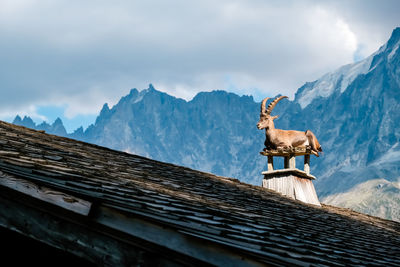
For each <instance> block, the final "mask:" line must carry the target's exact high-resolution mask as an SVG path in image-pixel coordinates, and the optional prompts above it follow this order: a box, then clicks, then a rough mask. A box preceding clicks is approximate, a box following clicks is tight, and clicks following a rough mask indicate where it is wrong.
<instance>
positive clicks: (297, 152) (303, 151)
mask: <svg viewBox="0 0 400 267" xmlns="http://www.w3.org/2000/svg"><path fill="white" fill-rule="evenodd" d="M260 154H261V155H263V156H277V157H286V156H290V155H294V156H303V155H311V150H310V149H308V148H305V147H293V148H280V149H271V150H264V151H261V152H260Z"/></svg>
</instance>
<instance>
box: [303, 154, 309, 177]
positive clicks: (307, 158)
mask: <svg viewBox="0 0 400 267" xmlns="http://www.w3.org/2000/svg"><path fill="white" fill-rule="evenodd" d="M304 172H305V173H307V174H310V155H304Z"/></svg>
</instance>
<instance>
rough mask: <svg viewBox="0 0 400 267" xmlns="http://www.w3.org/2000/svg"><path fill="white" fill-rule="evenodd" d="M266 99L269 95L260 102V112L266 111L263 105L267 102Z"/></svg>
mask: <svg viewBox="0 0 400 267" xmlns="http://www.w3.org/2000/svg"><path fill="white" fill-rule="evenodd" d="M268 99H270V97H266V98H264V99H263V101H262V102H261V111H260V113H261V114H263V113H266V110H265V105H266V104H267V101H268Z"/></svg>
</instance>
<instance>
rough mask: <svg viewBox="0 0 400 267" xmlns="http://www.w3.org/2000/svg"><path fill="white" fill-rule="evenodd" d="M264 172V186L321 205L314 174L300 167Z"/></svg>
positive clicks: (305, 201) (293, 197)
mask: <svg viewBox="0 0 400 267" xmlns="http://www.w3.org/2000/svg"><path fill="white" fill-rule="evenodd" d="M262 174H263V175H264V179H263V182H262V187H264V188H267V189H271V190H274V191H276V192H278V193H281V194H282V195H284V196H287V197H290V198H292V199H296V200H300V201H302V202H304V203H308V204H313V205H318V206H320V205H321V204H320V202H319V200H318V196H317V194H316V192H315V188H314V185H313V183H312V180H313V176H312V175H307V174H306V173H305V172H303V171H301V170H298V169H283V170H275V171H267V172H263V173H262Z"/></svg>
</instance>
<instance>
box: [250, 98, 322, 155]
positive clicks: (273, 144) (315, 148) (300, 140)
mask: <svg viewBox="0 0 400 267" xmlns="http://www.w3.org/2000/svg"><path fill="white" fill-rule="evenodd" d="M284 98H287V96H280V97H277V98H275V99H274V100H273V101H272V102H271V103H270V104H269V105H268V107H267V108H265V106H266V103H267V101H268V99H270V98H269V97H266V98H264V100H263V101H262V102H261V112H260V121H259V122H258V123H257V128H258V129H260V130H262V129H265V142H264V145H265V149H266V150H271V149H280V148H294V147H306V148H310V150H311V153H312V154H314V155H315V156H317V157H319V153H318V152H322V147H321V145H320V144H319V142H318V140H317V138H316V137H315V135H314V134H313V133H312V132H311V131H310V130H307V131H305V132H301V131H294V130H280V129H275V125H274V120H275V119H276V118H278V116H271V112H272V110H273V109H274V107H275V106H276V104H277V103H278V102H279V101H281V100H282V99H284Z"/></svg>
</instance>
